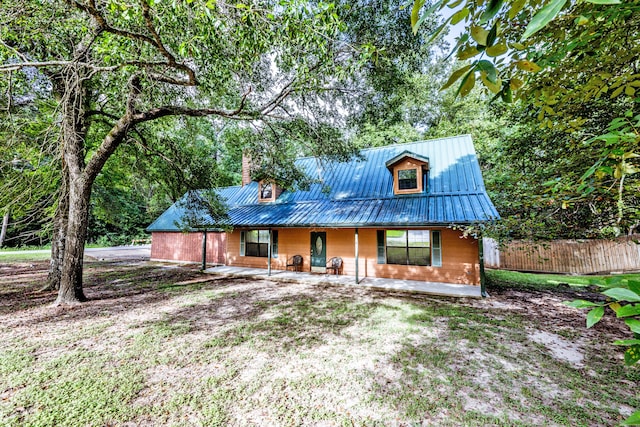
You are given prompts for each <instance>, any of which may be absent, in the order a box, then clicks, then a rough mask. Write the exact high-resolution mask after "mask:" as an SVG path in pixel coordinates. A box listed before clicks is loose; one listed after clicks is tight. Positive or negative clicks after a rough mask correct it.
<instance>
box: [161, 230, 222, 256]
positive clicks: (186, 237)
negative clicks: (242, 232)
mask: <svg viewBox="0 0 640 427" xmlns="http://www.w3.org/2000/svg"><path fill="white" fill-rule="evenodd" d="M226 252H227V235H226V233H207V262H209V263H215V264H224V263H225V254H226ZM151 259H152V260H155V261H165V260H166V261H183V262H202V233H179V232H178V233H176V232H154V233H151Z"/></svg>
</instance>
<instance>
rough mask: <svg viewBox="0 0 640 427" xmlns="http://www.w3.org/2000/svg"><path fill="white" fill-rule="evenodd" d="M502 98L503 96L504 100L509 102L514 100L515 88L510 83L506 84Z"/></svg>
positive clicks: (501, 94) (501, 93)
mask: <svg viewBox="0 0 640 427" xmlns="http://www.w3.org/2000/svg"><path fill="white" fill-rule="evenodd" d="M500 98H502V102H506V103H507V104H511V103H512V102H513V90H512V89H511V85H510V84H508V85H505V86H504V88H503V89H502V92H500Z"/></svg>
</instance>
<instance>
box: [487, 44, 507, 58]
mask: <svg viewBox="0 0 640 427" xmlns="http://www.w3.org/2000/svg"><path fill="white" fill-rule="evenodd" d="M486 52H487V55H489V56H491V57H494V58H495V57H496V56H500V55H502V54H503V53H506V52H507V45H506V44H505V43H504V42H502V43H498V44H494V45H493V46H491V47H489V48H487V50H486Z"/></svg>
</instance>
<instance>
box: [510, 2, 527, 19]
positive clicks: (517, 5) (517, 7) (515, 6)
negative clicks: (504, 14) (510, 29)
mask: <svg viewBox="0 0 640 427" xmlns="http://www.w3.org/2000/svg"><path fill="white" fill-rule="evenodd" d="M526 2H527V1H526V0H515V1H514V2H513V3H512V4H511V9H509V19H513V18H515V17H516V15H517V14H518V13H520V11H521V10H522V8H523V7H524V5H525V3H526Z"/></svg>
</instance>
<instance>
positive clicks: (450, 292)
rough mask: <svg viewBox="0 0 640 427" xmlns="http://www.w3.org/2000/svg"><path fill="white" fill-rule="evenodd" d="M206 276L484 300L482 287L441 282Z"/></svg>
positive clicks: (235, 271) (220, 269)
mask: <svg viewBox="0 0 640 427" xmlns="http://www.w3.org/2000/svg"><path fill="white" fill-rule="evenodd" d="M205 273H209V274H220V275H226V276H231V277H255V278H259V279H267V278H268V279H270V280H276V281H285V282H302V283H310V284H323V285H326V284H328V285H345V286H362V287H368V288H374V289H383V290H388V291H402V292H416V293H424V294H431V295H443V296H450V297H470V298H482V294H481V287H480V286H474V285H458V284H452V283H441V282H422V281H417V280H400V279H387V278H380V277H366V278H361V279H360V280H359V281H358V283H356V278H355V276H349V275H333V274H319V273H311V272H294V271H285V270H275V269H272V270H271V272H269V270H267V269H266V268H250V267H236V266H226V265H221V266H216V267H213V268H208V269H206V270H205Z"/></svg>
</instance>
